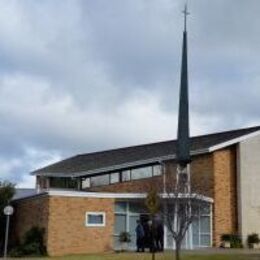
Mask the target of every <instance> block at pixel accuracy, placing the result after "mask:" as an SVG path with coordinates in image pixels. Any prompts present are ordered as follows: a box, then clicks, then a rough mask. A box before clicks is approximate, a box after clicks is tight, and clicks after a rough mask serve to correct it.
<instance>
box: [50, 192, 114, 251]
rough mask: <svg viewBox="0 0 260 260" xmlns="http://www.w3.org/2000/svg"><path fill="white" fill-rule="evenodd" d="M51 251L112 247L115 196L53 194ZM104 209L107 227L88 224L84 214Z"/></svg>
mask: <svg viewBox="0 0 260 260" xmlns="http://www.w3.org/2000/svg"><path fill="white" fill-rule="evenodd" d="M49 208H50V211H49V212H50V213H49V225H48V227H49V232H48V244H47V246H48V253H49V254H50V255H67V254H85V253H100V252H106V251H110V250H112V248H113V232H114V199H99V198H81V197H50V200H49ZM87 211H90V212H99V211H102V212H105V213H106V225H105V227H86V226H85V214H86V212H87Z"/></svg>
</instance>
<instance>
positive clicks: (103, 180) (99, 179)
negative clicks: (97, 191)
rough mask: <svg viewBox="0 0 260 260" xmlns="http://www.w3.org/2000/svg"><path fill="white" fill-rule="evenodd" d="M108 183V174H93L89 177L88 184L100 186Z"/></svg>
mask: <svg viewBox="0 0 260 260" xmlns="http://www.w3.org/2000/svg"><path fill="white" fill-rule="evenodd" d="M107 184H109V174H104V175H100V176H94V177H91V178H90V186H91V187H93V186H102V185H107Z"/></svg>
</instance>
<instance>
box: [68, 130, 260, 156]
mask: <svg viewBox="0 0 260 260" xmlns="http://www.w3.org/2000/svg"><path fill="white" fill-rule="evenodd" d="M254 128H255V129H256V131H257V129H259V130H260V125H258V126H252V127H245V128H239V129H232V130H226V131H219V132H214V133H208V134H202V135H195V136H191V137H190V138H191V139H195V138H200V137H207V136H212V135H218V134H227V133H231V132H240V131H245V130H250V129H251V130H253V129H254ZM169 142H176V139H170V140H164V141H159V142H158V141H157V142H151V143H142V144H137V145H129V146H122V147H117V148H112V149H106V150H101V151H94V152H89V153H80V154H76V155H74V156H71V157H68V158H75V157H80V156H86V155H90V154H91V155H94V154H100V153H104V152H112V151H118V150H127V149H129V148H138V147H144V146H150V145H157V144H163V143H169ZM65 160H66V159H65Z"/></svg>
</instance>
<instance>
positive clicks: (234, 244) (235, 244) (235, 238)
mask: <svg viewBox="0 0 260 260" xmlns="http://www.w3.org/2000/svg"><path fill="white" fill-rule="evenodd" d="M221 241H223V242H230V247H231V248H242V247H243V244H242V240H241V238H240V236H239V235H237V234H223V235H222V236H221Z"/></svg>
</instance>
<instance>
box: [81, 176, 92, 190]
mask: <svg viewBox="0 0 260 260" xmlns="http://www.w3.org/2000/svg"><path fill="white" fill-rule="evenodd" d="M81 185H82V189H86V188H89V187H90V178H86V179H83V180H82V183H81Z"/></svg>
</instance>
